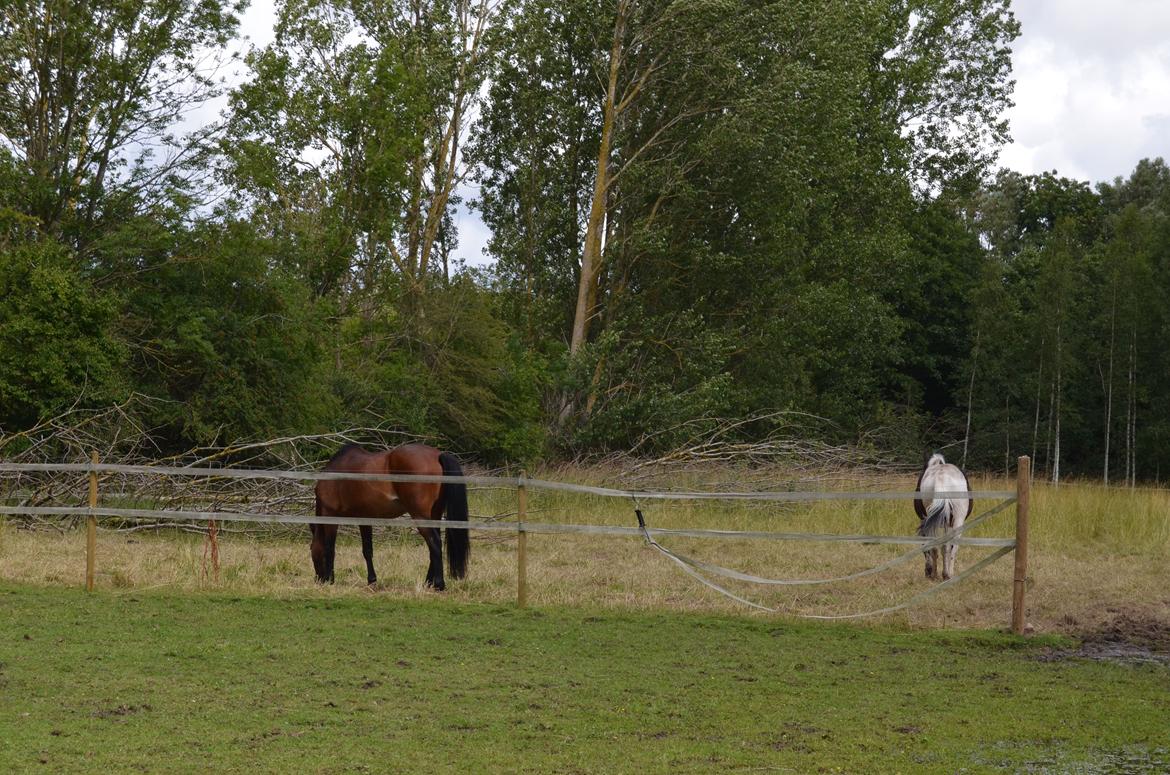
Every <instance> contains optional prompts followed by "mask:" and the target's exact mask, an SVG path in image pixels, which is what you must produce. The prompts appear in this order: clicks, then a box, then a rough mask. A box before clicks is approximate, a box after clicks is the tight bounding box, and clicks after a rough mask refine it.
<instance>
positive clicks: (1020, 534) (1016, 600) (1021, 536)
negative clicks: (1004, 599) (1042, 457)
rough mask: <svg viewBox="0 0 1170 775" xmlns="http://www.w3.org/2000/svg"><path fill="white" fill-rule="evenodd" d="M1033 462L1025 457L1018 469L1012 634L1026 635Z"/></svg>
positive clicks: (1022, 458) (1020, 461) (1021, 459)
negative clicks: (1029, 513) (1025, 610)
mask: <svg viewBox="0 0 1170 775" xmlns="http://www.w3.org/2000/svg"><path fill="white" fill-rule="evenodd" d="M1031 481H1032V461H1031V459H1030V458H1029V457H1028V456H1027V455H1024V456H1022V457H1021V458H1020V460H1019V466H1018V467H1017V468H1016V569H1015V573H1014V574H1013V576H1012V579H1013V583H1012V632H1014V633H1015V634H1016V635H1023V634H1024V627H1025V622H1024V591H1025V587H1026V584H1027V580H1028V499H1029V497H1030V494H1031Z"/></svg>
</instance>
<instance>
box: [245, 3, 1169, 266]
mask: <svg viewBox="0 0 1170 775" xmlns="http://www.w3.org/2000/svg"><path fill="white" fill-rule="evenodd" d="M272 8H273V0H253V2H252V6H251V8H249V10H248V11H247V13H246V14H245V15H244V23H243V28H244V33H245V34H247V35H248V36H249V37H250V38H251V40H252V42H253V43H254V44H257V45H263V44H265V43H267V42H268V41H269V40H271V37H272V24H273V21H274V14H273V10H272ZM1013 10H1014V12H1015V14H1016V17H1017V18H1018V19H1019V20H1020V24H1021V26H1022V31H1021V33H1020V37H1019V38H1018V39H1017V40H1016V43H1015V46H1014V57H1013V65H1014V71H1015V80H1016V91H1015V102H1016V106H1015V108H1013V109H1012V110H1011V113H1010V114H1009V118H1010V120H1011V133H1012V137H1013V142H1012V143H1011V144H1010V145H1008V146H1007V147H1006V148H1004V149H1003V151H1002V153H1001V155H1000V164H1001V165H1002V166H1004V167H1008V168H1011V169H1014V170H1017V171H1019V172H1023V173H1026V174H1031V173H1039V172H1045V171H1051V170H1055V171H1056V172H1058V173H1059V174H1061V175H1062V176H1064V177H1069V178H1076V179H1078V180H1087V181H1089V182H1091V183H1097V182H1101V181H1109V180H1112V179H1113V178H1115V177H1119V176H1120V177H1126V176H1128V175H1129V173H1130V172H1132V171H1133V168H1134V167H1135V166H1136V165H1137V163H1138V161H1139V160H1141V159H1143V158H1156V157H1158V156H1161V157H1170V0H1015V2H1014V3H1013ZM457 222H458V227H459V238H460V243H461V244H460V246H459V248H458V250H457V251H456V255H457V256H459V257H462V258H464V259H466V260H467V262H468V263H471V264H480V263H483V262H484V260H485V259H484V258H483V256H482V249H483V246H484V245H485V244H486V242H487V237H488V233H487V230H486V228H485V227H484V225H483V223H482V222H480V220H479V219H478V218H477V217H475V216H474V215H473V214H471V213H469V212H467V210H466V208H465V207H463V208H461V212H460V213H458V215H457Z"/></svg>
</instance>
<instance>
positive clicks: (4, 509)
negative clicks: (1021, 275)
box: [0, 463, 1016, 619]
mask: <svg viewBox="0 0 1170 775" xmlns="http://www.w3.org/2000/svg"><path fill="white" fill-rule="evenodd" d="M22 472H48V473H87V474H88V473H97V474H101V473H105V474H154V475H161V476H191V477H204V478H221V479H222V478H227V479H292V480H299V481H322V480H337V479H358V480H371V481H389V482H436V483H443V482H451V483H462V484H468V485H480V486H496V487H500V486H503V487H529V488H533V489H543V490H551V491H560V492H570V493H580V494H585V495H594V496H601V497H608V498H629V499H630V500H631V501H632V503H633V506H634V512H635V515H636V517H637V520H638V527H636V528H635V527H620V526H611V525H573V524H555V523H534V522H529V521H527V520H525V521H523V522H520V521H517V522H485V521H476V520H469V521H466V522H452V521H448V520H430V519H412V518H406V517H400V518H394V519H387V518H384V517H331V516H311V515H304V514H262V513H249V512H234V511H194V510H156V509H126V508H116V507H104V506H98V507H94V508H89V507H86V506H76V507H69V506H7V505H0V514H17V515H40V516H105V517H117V518H123V519H132V520H141V519H162V520H172V521H188V522H202V521H210V520H218V521H225V522H232V521H238V522H255V523H270V524H272V523H275V524H336V525H370V526H377V527H407V528H417V527H434V528H449V529H463V530H481V531H487V532H500V531H502V532H516V531H518V530H520V531H525V532H531V533H575V534H591V535H624V536H633V535H639V536H642V537H643V538H644V539H645V540H646V542H647V544H649V545H650V546H652V547H653V548H655V549H656V550H658V551H659V552H661V553H662V554H663V555H665V556H666V557H667V558H669V559H670V560H671V561H672V562H674V563H675V564H677V565H678V566H679V567H680V568H681V569H682V570H683V571H685V572H686V573H687V574H689V575H691V576H693V577H694V578H695V579H697V580H698V581H700V582H701V583H702V584H704V585H705V586H707V587H709V588H711V589H713V590H715V591H716V592H719V593H720V594H722V595H725V596H726V597H728V598H731V599H732V600H736V601H738V602H740V603H742V604H744V605H747V606H751V607H752V608H757V609H761V610H765V611H773V612H776V611H777V609H775V608H770V607H768V606H765V605H761V604H759V603H755V602H753V601H751V600H747V599H746V598H744V597H741V596H739V595H737V594H735V593H734V592H732V591H730V590H728V589H726V588H725V587H723V586H721V585H719V584H717V583H715V582H714V581H711V580H710V579H709V578H707V577H706V576H705V575H704V574H709V575H712V576H719V577H723V578H728V579H733V580H735V581H741V582H747V583H753V584H760V585H772V586H813V585H823V584H834V583H842V582H847V581H853V580H856V579H860V578H864V577H866V576H871V575H875V574H878V573H882V572H884V571H887V570H890V569H891V568H894V567H897V566H898V565H901V564H903V563H906V562H909V561H910V560H912V559H914V558H915V557H918V556H920V555H921V553H922V552H924V551H929V550H931V549H937V548H940V547H942V546H944V545H948V544H954V545H961V546H981V547H989V548H994V549H996V551H995V552H993V553H991V554H990V555H988V556H987V557H985V558H984V559H983V560H981V561H980V562H978V563H976V564H975V565H973V566H971V567H970V568H968V569H967V570H965V571H963V572H962V573H959V574H958V575H956V576H954V577H953V578H951V579H949V580H947V581H944V582H943V583H941V584H937V585H934V586H932V587H931V588H930V589H928V590H926V591H924V592H921V593H919V594H917V595H915V596H913V597H911V598H910V599H909V600H907V601H905V602H903V603H901V604H899V605H895V606H891V607H888V608H882V609H877V610H873V611H866V612H863V613H856V614H839V615H817V614H792V613H791V612H786V613H788V614H789V615H796V616H800V617H802V618H809V619H856V618H863V617H868V616H878V615H881V614H887V613H893V612H896V611H900V610H903V609H906V608H909V607H910V606H912V605H915V604H917V603H919V602H921V601H922V600H925V599H927V598H929V597H932V596H934V595H936V594H938V593H939V592H941V591H942V590H943V589H946V588H948V587H951V586H954V585H955V584H957V583H958V582H960V581H962V580H963V579H966V578H968V577H969V576H971V575H974V574H975V573H978V572H979V571H980V570H982V569H983V568H985V567H987V566H988V565H990V564H991V563H992V562H994V561H995V560H997V559H999V558H1000V557H1002V556H1003V555H1005V554H1007V553H1009V552H1011V551H1012V550H1013V549H1014V548H1015V546H1016V542H1015V540H1014V539H1007V538H968V537H966V536H965V535H963V534H964V533H965V532H967V531H968V530H970V529H972V528H974V527H975V526H977V525H979V524H980V523H982V522H984V521H985V520H987V519H989V518H990V517H992V516H994V515H995V514H998V513H1000V512H1001V511H1003V510H1004V509H1006V508H1008V507H1009V506H1011V505H1012V504H1013V503H1015V502H1016V493H1014V492H1011V491H999V490H991V491H962V492H934V493H922V492H912V493H904V492H901V493H899V492H695V491H690V492H648V491H645V492H644V491H636V490H620V489H614V488H608V487H594V486H590V485H580V484H570V483H567V482H553V481H546V480H540V479H528V478H526V477H523V476H521V477H500V476H422V475H409V474H352V473H332V472H300V471H264V470H253V469H228V468H194V467H165V466H132V465H118V464H108V463H98V464H93V463H62V464H54V463H0V473H22ZM934 498H958V499H964V500H966V499H972V500H973V499H976V498H978V499H981V500H996V501H1001V502H1000V503H998V504H997V505H996V506H994V507H993V508H991V509H988V510H987V511H985V512H984V513H982V514H980V515H979V516H977V517H975V518H974V519H971V520H968V521H966V522H965V523H964V524H963V525H961V526H959V527H957V528H955V529H952V530H950V531H948V532H947V533H945V534H943V535H941V536H937V537H935V538H930V539H925V538H919V537H910V536H883V535H830V534H825V533H786V532H770V531H733V530H707V529H690V528H683V529H679V528H653V527H650V526H648V525H647V524H646V521H645V518H644V516H643V514H642V509H641V505H640V504H641V501H645V500H755V501H772V502H815V501H826V500H913V499H920V500H930V499H934ZM655 536H658V537H666V536H673V537H688V538H725V539H726V538H731V539H763V540H781V541H819V542H843V543H863V544H903V545H912V546H913V548H911V549H910V550H908V551H906V552H904V553H903V554H900V555H898V556H897V557H894V558H892V559H890V560H887V561H886V562H883V563H881V564H879V565H876V566H873V567H871V568H867V569H865V570H862V571H858V572H856V573H851V574H848V575H844V576H836V577H832V578H821V579H770V578H764V577H760V576H755V575H752V574H747V573H741V572H739V571H736V570H733V569H731V568H725V567H723V566H719V565H713V564H711V563H707V562H703V561H701V560H696V559H694V558H691V557H687V556H685V555H682V554H679V553H678V552H675V551H672V550H671V549H667V548H666V547H664V546H663V545H662V544H660V543H659V542H658V541H657V540H655Z"/></svg>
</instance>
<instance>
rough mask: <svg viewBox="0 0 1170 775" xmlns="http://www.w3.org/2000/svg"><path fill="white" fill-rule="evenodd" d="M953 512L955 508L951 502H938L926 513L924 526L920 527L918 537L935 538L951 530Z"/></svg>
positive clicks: (923, 521)
mask: <svg viewBox="0 0 1170 775" xmlns="http://www.w3.org/2000/svg"><path fill="white" fill-rule="evenodd" d="M951 511H953V508H952V506H951V502H950V501H949V500H936V501H935V502H934V503H933V504H932V505H931V507H930V510H929V511H927V512H926V518H925V519H923V520H922V524H921V525H919V526H918V535H920V536H923V537H924V538H935V537H937V536H940V535H942V534H943V533H945V532H947V531H948V530H950V529H951Z"/></svg>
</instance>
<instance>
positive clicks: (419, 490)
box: [309, 444, 470, 590]
mask: <svg viewBox="0 0 1170 775" xmlns="http://www.w3.org/2000/svg"><path fill="white" fill-rule="evenodd" d="M325 470H326V471H335V472H345V473H353V474H413V475H423V476H440V475H443V476H462V475H463V469H462V468H461V467H460V465H459V460H458V459H457V458H456V457H455V456H454V455H452V454H451V453H450V452H440V451H439V450H437V449H435V448H434V447H428V446H426V445H425V444H405V445H403V446H401V447H395V448H394V449H391V450H389V451H384V452H369V451H367V450H365V449H362V448H361V447H359V446H357V445H356V444H349V445H347V446H345V447H342V448H341V450H340V451H338V453H337V454H336V455H334V456H333V457H332V458H331V459H330V460H329V462H328V463H327V464H326V465H325ZM444 511H446V513H447V519H449V520H458V521H461V522H466V521H467V485H465V484H461V483H460V484H456V483H452V482H443V483H441V484H440V483H439V482H381V481H371V480H362V479H327V480H322V481H319V482H317V516H319V517H320V516H333V517H386V518H388V519H392V518H394V517H400V516H402V515H403V514H409V515H410V516H411V517H413V518H414V519H442V517H443V512H444ZM360 529H361V534H362V555H363V556H364V557H365V558H366V579H367V581H368V582H369V583H370V584H371V585H373V584H374V582H375V581H377V580H378V577H377V575H376V574H375V573H374V530H373V528H372V527H370V526H369V525H362V526H361V528H360ZM309 532H310V533H312V534H313V543H312V547H311V553H312V555H313V568H314V569H315V570H316V571H317V580H318V581H320V582H327V583H331V582H332V581H333V556H334V552H335V546H336V542H337V525H319V524H312V525H309ZM418 532H419V533H420V534H421V535H422V537H423V540H424V541H426V544H427V550H428V551H429V553H430V560H431V563H430V566H429V567H428V568H427V581H426V583H427V586H430V587H434V588H435V589H437V590H442V589H444V588H445V587H446V584H444V582H443V538H442V536H441V534H440V533H439V530H438V529H436V528H430V527H420V528H418ZM469 552H470V541H469V540H468V535H467V530H466V529H460V528H455V529H452V528H448V529H447V562H448V563H449V564H450V567H451V577H452V578H456V579H461V578H463V576H464V575H466V573H467V555H468V554H469Z"/></svg>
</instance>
